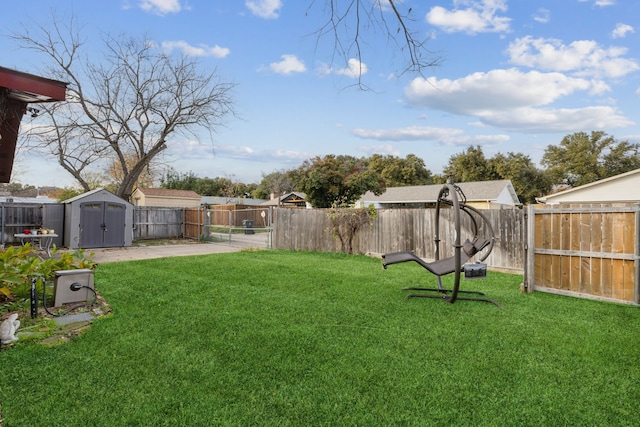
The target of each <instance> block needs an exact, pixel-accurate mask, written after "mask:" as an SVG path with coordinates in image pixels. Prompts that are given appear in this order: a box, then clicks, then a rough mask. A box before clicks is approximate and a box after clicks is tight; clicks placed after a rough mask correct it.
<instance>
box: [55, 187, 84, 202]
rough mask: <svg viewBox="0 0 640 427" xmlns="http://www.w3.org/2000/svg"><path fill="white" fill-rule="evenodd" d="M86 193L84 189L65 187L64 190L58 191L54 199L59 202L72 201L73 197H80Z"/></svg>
mask: <svg viewBox="0 0 640 427" xmlns="http://www.w3.org/2000/svg"><path fill="white" fill-rule="evenodd" d="M83 193H85V191H84V190H83V189H82V188H78V187H64V188H63V189H61V190H59V191H57V192H56V193H54V194H53V197H54V198H55V199H56V200H57V201H58V202H62V201H64V200H67V199H71V198H73V197H76V196H79V195H81V194H83Z"/></svg>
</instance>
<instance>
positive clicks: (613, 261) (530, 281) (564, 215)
mask: <svg viewBox="0 0 640 427" xmlns="http://www.w3.org/2000/svg"><path fill="white" fill-rule="evenodd" d="M527 215H529V216H530V219H529V228H530V229H529V232H530V233H532V235H533V237H532V238H530V241H531V243H530V247H529V254H528V256H529V257H530V261H529V262H528V263H527V266H528V268H527V271H526V272H525V285H526V287H527V288H528V290H529V291H533V290H541V291H548V292H555V293H562V294H568V295H580V296H587V297H590V298H597V299H604V300H615V301H620V302H626V303H635V304H638V303H640V301H639V296H638V282H639V279H638V277H639V276H640V264H639V258H640V257H639V253H640V251H639V249H638V235H637V234H638V230H637V227H638V222H639V221H640V207H638V206H593V205H589V206H567V207H560V208H557V207H556V208H544V209H541V208H535V207H529V208H528V213H527Z"/></svg>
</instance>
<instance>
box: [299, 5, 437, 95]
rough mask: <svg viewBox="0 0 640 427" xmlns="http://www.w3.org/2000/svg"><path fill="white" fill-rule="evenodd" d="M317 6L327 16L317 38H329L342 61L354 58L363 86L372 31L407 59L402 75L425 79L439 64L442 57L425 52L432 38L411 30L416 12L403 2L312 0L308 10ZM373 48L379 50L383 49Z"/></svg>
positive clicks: (359, 79)
mask: <svg viewBox="0 0 640 427" xmlns="http://www.w3.org/2000/svg"><path fill="white" fill-rule="evenodd" d="M317 3H322V5H323V8H324V11H323V12H324V14H325V15H327V16H328V19H327V21H326V22H325V24H324V25H323V26H322V27H321V28H320V29H318V30H317V31H316V34H317V36H318V38H319V39H320V38H323V37H325V36H330V38H331V40H333V48H334V55H338V56H340V57H342V58H343V59H344V61H345V63H348V62H349V59H350V58H352V57H355V58H356V59H357V60H358V66H359V67H360V68H359V70H358V71H359V72H358V73H357V75H358V82H359V85H360V86H362V74H363V73H364V69H363V68H362V67H363V57H364V56H365V54H364V53H363V49H364V46H365V45H366V39H367V36H366V33H367V32H369V31H373V32H375V31H382V32H383V33H384V34H386V35H387V40H388V43H389V44H391V45H392V51H393V52H396V53H400V55H401V56H402V57H403V58H405V62H404V64H403V67H404V68H403V69H402V70H400V73H399V74H403V73H406V72H411V73H417V74H419V75H423V72H424V71H425V70H426V69H427V68H430V67H434V66H438V65H439V64H440V61H441V58H440V56H438V55H437V54H436V53H434V52H431V51H429V50H428V49H427V48H426V42H427V41H428V39H429V37H427V36H426V35H424V36H421V35H420V34H419V33H418V32H417V31H415V30H413V29H412V28H411V23H412V22H414V18H413V9H412V8H411V7H410V6H408V5H405V4H404V0H324V1H321V0H312V1H311V4H310V7H309V9H311V8H312V7H313V6H314V5H317ZM308 13H309V12H308ZM373 48H374V49H380V46H375V47H373Z"/></svg>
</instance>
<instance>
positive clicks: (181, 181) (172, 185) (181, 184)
mask: <svg viewBox="0 0 640 427" xmlns="http://www.w3.org/2000/svg"><path fill="white" fill-rule="evenodd" d="M198 180H199V178H198V177H197V176H196V175H195V174H194V173H193V172H191V171H189V172H186V173H180V172H178V171H176V170H175V169H173V168H169V170H167V172H165V174H164V175H163V176H162V177H161V178H160V187H162V188H166V189H169V190H191V191H196V188H197V186H198ZM202 195H203V196H204V194H202Z"/></svg>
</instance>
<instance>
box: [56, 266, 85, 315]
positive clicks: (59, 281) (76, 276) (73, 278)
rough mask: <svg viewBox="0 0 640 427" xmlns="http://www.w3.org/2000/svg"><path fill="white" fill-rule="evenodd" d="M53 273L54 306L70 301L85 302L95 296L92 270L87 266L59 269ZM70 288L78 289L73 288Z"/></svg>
mask: <svg viewBox="0 0 640 427" xmlns="http://www.w3.org/2000/svg"><path fill="white" fill-rule="evenodd" d="M54 274H55V277H54V282H53V295H54V303H53V306H54V307H60V306H61V305H63V304H68V303H71V302H81V301H84V302H86V301H89V300H90V299H91V298H92V297H94V296H95V286H94V284H93V270H90V269H88V268H81V269H78V270H59V271H55V272H54ZM72 285H75V286H72ZM72 288H79V289H78V290H73V289H72Z"/></svg>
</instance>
